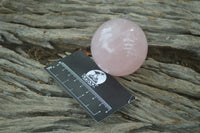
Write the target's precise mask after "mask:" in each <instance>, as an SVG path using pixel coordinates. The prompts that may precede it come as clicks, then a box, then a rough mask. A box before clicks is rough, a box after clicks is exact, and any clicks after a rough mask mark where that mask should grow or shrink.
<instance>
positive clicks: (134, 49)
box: [91, 19, 148, 76]
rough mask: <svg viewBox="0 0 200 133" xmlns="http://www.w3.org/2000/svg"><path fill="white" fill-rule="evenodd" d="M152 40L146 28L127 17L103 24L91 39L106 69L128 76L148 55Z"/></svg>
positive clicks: (109, 71) (94, 56) (101, 63)
mask: <svg viewBox="0 0 200 133" xmlns="http://www.w3.org/2000/svg"><path fill="white" fill-rule="evenodd" d="M147 49H148V44H147V40H146V37H145V34H144V32H143V31H142V29H141V28H140V27H139V26H138V25H137V24H136V23H134V22H132V21H129V20H126V19H113V20H110V21H107V22H105V23H104V24H102V25H101V26H100V27H99V28H98V29H97V31H96V32H95V34H94V36H93V38H92V42H91V52H92V56H93V58H94V61H95V62H96V64H97V65H98V66H99V67H100V68H101V69H102V70H103V71H105V72H106V73H109V74H111V75H114V76H124V75H128V74H131V73H133V72H134V71H136V70H137V69H138V68H139V67H140V66H141V65H142V64H143V62H144V60H145V58H146V56H147Z"/></svg>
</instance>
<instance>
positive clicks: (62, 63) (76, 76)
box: [58, 61, 112, 111]
mask: <svg viewBox="0 0 200 133" xmlns="http://www.w3.org/2000/svg"><path fill="white" fill-rule="evenodd" d="M58 63H59V64H61V65H62V66H63V67H65V68H66V69H67V70H68V71H69V72H70V73H71V74H72V75H73V76H74V77H75V78H76V79H78V80H79V81H80V82H81V83H82V84H83V85H84V86H86V88H87V89H88V90H89V91H90V92H91V93H92V94H93V95H95V96H96V97H97V98H98V99H99V101H101V102H102V103H103V104H104V105H105V106H106V107H107V108H108V111H110V110H111V109H112V107H111V106H110V105H108V103H106V102H105V100H103V99H102V98H101V97H100V96H99V95H98V94H97V93H96V92H95V91H94V90H93V89H92V88H91V87H90V86H89V85H87V83H85V82H84V81H83V80H82V79H81V78H80V77H79V76H78V75H77V74H76V73H75V72H74V71H73V70H71V68H69V67H68V66H67V65H66V64H65V63H64V62H61V61H59V62H58Z"/></svg>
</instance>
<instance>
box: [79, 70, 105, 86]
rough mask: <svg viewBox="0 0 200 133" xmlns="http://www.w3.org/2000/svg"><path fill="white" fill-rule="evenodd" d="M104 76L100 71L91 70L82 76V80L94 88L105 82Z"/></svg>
mask: <svg viewBox="0 0 200 133" xmlns="http://www.w3.org/2000/svg"><path fill="white" fill-rule="evenodd" d="M106 78H107V77H106V74H105V73H104V72H103V71H100V70H91V71H89V72H88V73H86V74H83V75H82V79H83V80H84V81H85V82H86V83H88V85H90V86H92V87H94V88H95V87H96V86H98V85H99V84H102V83H104V82H105V81H106Z"/></svg>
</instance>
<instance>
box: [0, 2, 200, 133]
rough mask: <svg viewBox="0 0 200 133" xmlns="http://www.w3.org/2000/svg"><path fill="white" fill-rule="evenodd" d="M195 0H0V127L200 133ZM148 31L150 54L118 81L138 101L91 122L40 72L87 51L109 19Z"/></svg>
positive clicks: (199, 26)
mask: <svg viewBox="0 0 200 133" xmlns="http://www.w3.org/2000/svg"><path fill="white" fill-rule="evenodd" d="M199 7H200V1H198V0H192V1H189V0H170V1H162V0H148V1H147V0H146V1H144V0H132V1H131V0H127V1H123V0H117V1H116V0H110V1H97V0H84V1H79V0H59V1H58V0H56V1H55V0H0V45H1V46H0V132H2V133H7V132H13V133H18V132H57V133H61V132H78V133H79V132H85V133H88V132H93V133H94V132H108V133H109V132H114V133H117V132H126V133H129V132H130V133H132V132H181V133H183V132H186V133H187V132H192V133H195V132H199V131H200V101H199V99H200V8H199ZM116 17H120V18H127V19H129V20H133V21H135V22H137V23H138V24H139V25H140V26H141V27H142V28H143V29H144V31H145V33H146V35H147V38H148V42H149V54H148V58H147V60H146V62H145V64H144V65H143V66H142V68H140V69H139V70H138V71H137V72H136V73H134V74H131V75H129V76H126V77H121V78H120V77H118V78H117V80H118V81H119V82H120V83H121V84H122V85H124V86H125V87H126V88H127V89H129V90H130V91H131V92H132V93H133V94H134V95H135V96H136V97H137V100H136V101H134V102H133V103H131V104H130V105H128V106H126V107H124V108H122V109H121V110H120V111H118V112H117V113H115V114H113V115H111V116H110V117H109V118H107V119H105V120H103V121H102V122H100V123H96V122H95V121H94V120H93V119H92V118H91V117H90V116H89V115H88V114H87V113H86V112H85V111H84V110H83V109H82V108H81V107H80V106H79V105H78V104H77V102H75V101H74V100H73V99H72V98H71V97H70V96H69V95H68V94H67V92H66V91H64V90H62V88H61V87H60V86H59V85H57V84H56V83H55V81H54V80H52V79H51V78H50V76H49V75H48V74H47V73H46V72H45V71H44V69H43V67H44V66H45V65H46V64H49V63H52V62H53V61H55V60H58V59H59V58H61V57H62V56H65V55H66V54H68V53H71V52H72V51H73V50H74V49H75V48H77V47H81V48H87V47H88V46H89V45H90V40H91V37H92V34H93V33H94V31H95V30H96V29H97V28H98V26H99V25H100V24H102V23H103V22H105V21H106V20H109V19H111V18H116Z"/></svg>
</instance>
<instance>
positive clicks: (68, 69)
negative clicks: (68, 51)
mask: <svg viewBox="0 0 200 133" xmlns="http://www.w3.org/2000/svg"><path fill="white" fill-rule="evenodd" d="M59 64H61V65H62V66H63V67H64V69H65V70H67V71H68V72H69V73H70V72H71V73H72V75H71V74H67V75H68V77H70V76H73V77H74V78H75V81H77V79H78V80H79V81H80V83H82V84H83V85H85V82H84V81H82V79H80V78H79V77H78V75H76V73H74V72H73V71H72V70H71V69H70V68H69V67H68V66H67V65H65V64H64V63H63V62H59ZM56 66H59V65H58V64H57V65H56ZM52 68H55V67H51V69H52ZM48 70H49V72H50V73H51V74H53V75H54V76H55V78H56V79H57V80H58V81H59V82H60V83H61V84H63V85H64V86H65V87H66V88H68V90H69V91H70V92H71V94H72V95H74V97H76V98H77V100H78V101H80V102H81V103H82V104H83V105H84V106H85V107H86V108H87V110H88V111H89V112H90V113H91V114H92V115H94V116H95V115H97V114H99V113H101V112H102V111H100V110H97V111H94V108H93V111H92V110H91V108H90V106H91V104H88V103H84V102H83V101H82V100H81V99H80V98H82V97H84V96H85V95H84V94H82V95H81V96H79V97H77V94H75V93H74V92H73V90H74V89H69V87H68V86H67V85H66V84H65V83H66V82H67V81H69V79H67V80H65V81H61V80H60V78H59V74H56V75H55V74H54V73H53V72H52V71H51V70H50V69H48ZM62 70H63V69H62ZM72 80H73V79H72ZM73 81H74V80H73ZM85 86H86V87H88V88H87V89H88V90H89V91H90V93H91V94H93V95H94V96H95V97H92V100H94V99H95V98H97V99H98V100H99V102H101V104H104V106H105V107H107V109H108V110H107V112H108V111H109V110H111V109H112V108H111V107H110V106H109V105H108V104H107V103H106V102H105V101H104V100H102V99H101V97H100V98H99V96H98V94H96V92H93V90H92V91H91V88H90V89H89V86H88V85H87V84H86V85H85ZM81 87H82V85H81ZM89 91H86V92H85V93H86V94H87V93H88V92H89ZM105 113H106V112H105Z"/></svg>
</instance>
